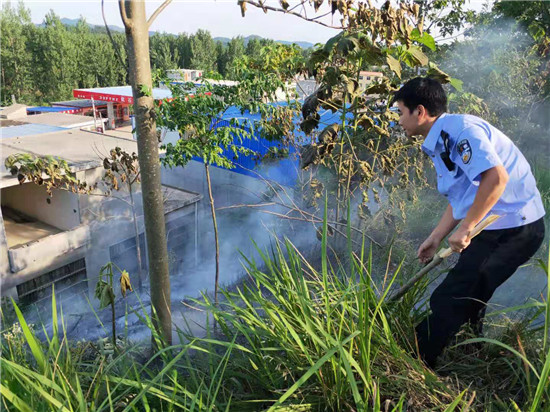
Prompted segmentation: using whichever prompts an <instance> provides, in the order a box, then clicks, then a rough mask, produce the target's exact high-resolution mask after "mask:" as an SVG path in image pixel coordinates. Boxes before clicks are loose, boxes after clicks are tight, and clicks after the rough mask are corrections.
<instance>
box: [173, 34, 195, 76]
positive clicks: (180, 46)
mask: <svg viewBox="0 0 550 412" xmlns="http://www.w3.org/2000/svg"><path fill="white" fill-rule="evenodd" d="M174 47H175V48H176V50H177V51H178V56H179V60H178V62H177V63H178V68H179V69H188V68H190V67H191V38H190V37H189V35H187V34H186V33H181V34H179V35H178V36H177V37H176V39H175V41H174Z"/></svg>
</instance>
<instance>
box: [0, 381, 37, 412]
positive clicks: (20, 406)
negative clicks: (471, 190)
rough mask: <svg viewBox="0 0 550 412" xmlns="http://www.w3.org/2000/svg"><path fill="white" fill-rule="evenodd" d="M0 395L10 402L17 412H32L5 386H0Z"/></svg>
mask: <svg viewBox="0 0 550 412" xmlns="http://www.w3.org/2000/svg"><path fill="white" fill-rule="evenodd" d="M0 393H1V394H2V396H3V397H4V399H6V400H7V401H8V402H10V403H11V404H12V405H13V406H14V407H15V408H16V409H17V410H19V411H21V412H33V410H32V408H31V407H30V406H29V405H27V404H26V403H25V402H24V401H23V400H22V399H21V398H20V397H18V396H17V395H16V394H14V393H13V392H12V391H10V390H9V388H7V387H6V386H4V385H2V384H0Z"/></svg>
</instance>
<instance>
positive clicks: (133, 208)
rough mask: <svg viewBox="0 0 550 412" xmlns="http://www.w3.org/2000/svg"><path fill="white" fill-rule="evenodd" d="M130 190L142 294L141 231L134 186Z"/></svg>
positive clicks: (139, 282) (129, 186)
mask: <svg viewBox="0 0 550 412" xmlns="http://www.w3.org/2000/svg"><path fill="white" fill-rule="evenodd" d="M128 190H129V191H130V203H131V205H132V218H133V220H134V232H135V235H136V253H137V260H138V291H139V292H140V293H141V292H142V291H143V276H142V274H143V269H142V266H141V243H140V241H139V230H138V224H137V217H136V205H135V204H134V195H133V193H132V186H131V185H128Z"/></svg>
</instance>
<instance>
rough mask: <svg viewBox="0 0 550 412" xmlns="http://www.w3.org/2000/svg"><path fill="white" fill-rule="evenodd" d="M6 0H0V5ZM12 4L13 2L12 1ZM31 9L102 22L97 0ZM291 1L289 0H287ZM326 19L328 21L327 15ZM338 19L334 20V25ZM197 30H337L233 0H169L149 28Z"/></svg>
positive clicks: (113, 13)
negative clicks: (242, 4)
mask: <svg viewBox="0 0 550 412" xmlns="http://www.w3.org/2000/svg"><path fill="white" fill-rule="evenodd" d="M7 1H8V0H1V2H2V4H4V3H6V2H7ZM483 2H484V0H470V1H469V3H470V7H471V8H474V9H480V8H481V6H482V4H483ZM11 3H12V5H15V4H17V1H14V0H12V1H11ZM24 3H25V6H26V7H27V8H28V9H30V11H31V18H32V21H33V22H34V23H42V21H43V20H44V16H45V15H46V13H48V11H49V10H50V9H51V10H54V12H55V13H56V14H57V15H58V16H59V17H67V18H70V19H76V18H79V17H80V16H83V17H84V18H85V19H86V21H87V22H88V23H91V24H98V25H103V19H102V17H101V0H72V1H66V0H65V1H51V0H32V1H31V0H24ZM161 3H162V2H161V1H152V0H150V1H149V0H148V1H147V2H146V8H147V14H148V15H150V14H151V13H153V11H154V10H155V9H156V8H157V7H158V6H159V5H160V4H161ZM278 3H279V2H278V1H276V0H268V4H270V5H273V6H277V5H278ZM291 4H292V1H291ZM105 16H106V18H107V23H108V24H109V25H115V26H119V27H122V21H121V20H120V14H119V10H118V2H117V1H113V0H105ZM326 19H328V20H325V21H326V22H328V23H330V18H329V17H327V18H326ZM337 23H338V22H335V24H337ZM198 29H205V30H208V31H210V33H211V34H212V37H229V38H231V37H236V36H244V37H246V36H249V35H252V34H255V35H258V36H262V37H265V38H269V39H274V40H287V41H307V42H310V43H318V42H323V43H324V42H326V41H327V40H328V39H329V38H330V37H332V36H334V35H336V34H337V33H338V31H337V30H335V29H330V28H327V27H323V26H321V25H319V24H314V23H311V22H307V21H304V20H302V19H299V18H297V17H295V16H291V15H285V14H281V13H276V12H268V13H264V12H263V11H262V10H259V9H257V8H255V7H253V6H248V8H247V12H246V17H244V18H243V17H242V16H241V10H240V7H239V6H238V5H237V0H216V1H213V0H173V1H172V3H171V4H170V5H169V6H168V7H167V8H166V9H165V10H164V11H163V12H162V13H161V14H160V15H159V16H158V17H157V19H156V20H155V22H154V23H153V25H152V26H151V30H153V31H165V32H168V33H174V34H178V33H195V32H196V31H197V30H198Z"/></svg>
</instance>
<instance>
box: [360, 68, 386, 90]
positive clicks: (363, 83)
mask: <svg viewBox="0 0 550 412" xmlns="http://www.w3.org/2000/svg"><path fill="white" fill-rule="evenodd" d="M383 77H384V74H383V73H382V72H369V71H365V70H362V71H360V72H359V87H360V88H361V90H365V89H366V88H367V87H369V86H370V85H371V84H372V83H374V82H379V81H381V80H382V78H383Z"/></svg>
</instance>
